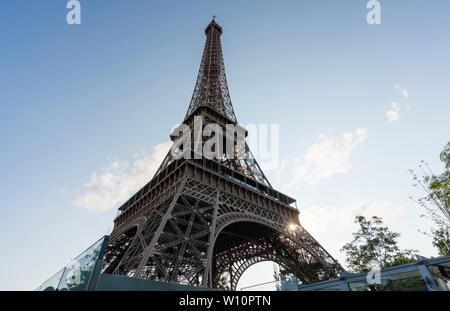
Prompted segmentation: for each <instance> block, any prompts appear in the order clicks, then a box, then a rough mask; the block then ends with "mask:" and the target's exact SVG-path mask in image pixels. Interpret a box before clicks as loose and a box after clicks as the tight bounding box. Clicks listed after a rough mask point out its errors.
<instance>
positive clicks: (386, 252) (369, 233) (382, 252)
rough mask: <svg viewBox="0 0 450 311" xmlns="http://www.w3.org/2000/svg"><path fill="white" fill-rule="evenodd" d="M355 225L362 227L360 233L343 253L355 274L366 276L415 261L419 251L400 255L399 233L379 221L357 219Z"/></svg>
mask: <svg viewBox="0 0 450 311" xmlns="http://www.w3.org/2000/svg"><path fill="white" fill-rule="evenodd" d="M355 223H357V224H359V230H358V231H357V232H355V233H353V237H354V239H353V241H351V242H350V243H347V244H345V245H344V246H343V247H342V249H341V252H342V251H345V252H346V262H347V265H348V267H349V268H350V269H351V270H352V271H353V272H355V273H366V272H369V271H370V270H372V269H373V268H375V267H376V266H378V267H379V268H380V269H383V268H388V267H393V266H397V265H401V264H405V263H411V262H415V261H416V259H415V256H414V254H415V252H416V251H415V250H403V251H401V250H400V249H399V247H398V245H397V238H399V237H400V233H396V232H393V231H391V230H389V228H388V227H385V226H383V221H382V219H381V218H380V217H377V216H373V217H372V219H366V218H365V217H364V216H356V217H355Z"/></svg>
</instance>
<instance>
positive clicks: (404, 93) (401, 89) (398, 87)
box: [394, 84, 409, 98]
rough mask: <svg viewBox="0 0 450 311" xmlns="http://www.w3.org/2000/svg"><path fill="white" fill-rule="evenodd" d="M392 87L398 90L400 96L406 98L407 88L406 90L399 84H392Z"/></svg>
mask: <svg viewBox="0 0 450 311" xmlns="http://www.w3.org/2000/svg"><path fill="white" fill-rule="evenodd" d="M394 87H395V88H396V89H397V90H399V91H400V92H401V93H402V96H403V97H404V98H408V96H409V95H408V90H406V89H405V88H404V87H402V86H400V85H399V84H394Z"/></svg>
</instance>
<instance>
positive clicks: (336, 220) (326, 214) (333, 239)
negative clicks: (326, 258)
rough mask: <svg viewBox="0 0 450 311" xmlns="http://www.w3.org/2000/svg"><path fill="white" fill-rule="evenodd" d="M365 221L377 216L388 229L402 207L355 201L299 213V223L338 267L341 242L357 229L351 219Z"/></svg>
mask: <svg viewBox="0 0 450 311" xmlns="http://www.w3.org/2000/svg"><path fill="white" fill-rule="evenodd" d="M357 215H361V216H365V217H366V218H370V217H372V216H378V217H381V218H383V222H384V223H385V224H386V225H387V226H388V227H390V224H391V223H397V222H398V221H399V220H400V219H401V218H402V216H403V208H397V207H393V206H392V203H391V202H388V201H374V202H371V203H368V202H366V201H359V202H356V203H353V204H349V205H343V206H338V205H325V206H318V205H312V206H309V207H306V208H302V209H301V211H300V223H301V224H302V225H303V226H304V227H305V229H306V230H307V231H308V232H309V233H311V235H312V236H313V237H314V238H315V239H317V241H318V242H319V243H322V245H323V246H324V247H325V249H326V250H327V251H329V252H330V254H331V255H332V256H334V257H335V258H336V259H337V260H338V261H339V262H340V263H341V264H343V263H344V262H345V255H344V254H343V253H341V252H340V249H341V248H342V246H344V244H345V243H347V242H350V241H351V240H352V238H353V237H352V233H353V232H356V231H357V230H358V226H357V224H355V223H354V219H355V216H357Z"/></svg>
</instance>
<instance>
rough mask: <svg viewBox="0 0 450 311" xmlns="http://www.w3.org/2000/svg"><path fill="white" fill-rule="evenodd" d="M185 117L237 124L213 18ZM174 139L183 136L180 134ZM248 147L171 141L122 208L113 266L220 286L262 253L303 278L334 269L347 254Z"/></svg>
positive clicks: (107, 264)
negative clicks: (191, 152)
mask: <svg viewBox="0 0 450 311" xmlns="http://www.w3.org/2000/svg"><path fill="white" fill-rule="evenodd" d="M205 34H206V43H205V47H204V51H203V57H202V61H201V65H200V71H199V74H198V78H197V83H196V85H195V89H194V94H193V96H192V100H191V103H190V105H189V109H188V111H187V114H186V117H185V119H184V122H183V123H184V124H186V125H187V126H189V128H191V129H192V128H193V127H194V119H195V118H196V117H200V118H201V120H202V121H203V123H202V126H206V125H208V124H210V123H215V124H219V125H220V126H221V127H223V128H225V126H226V125H227V124H234V125H236V124H237V119H236V116H235V114H234V110H233V106H232V104H231V99H230V95H229V91H228V86H227V82H226V77H225V69H224V62H223V56H222V48H221V43H220V36H221V34H222V28H221V27H220V26H219V25H218V24H217V23H216V22H215V21H214V20H213V21H212V22H211V23H210V24H209V25H208V26H207V28H206V30H205ZM171 138H172V139H174V138H173V137H172V136H171ZM244 148H245V150H243V157H241V158H238V157H235V158H232V159H227V158H226V157H224V156H218V157H216V158H215V159H212V160H210V159H207V158H205V157H201V158H197V159H195V158H194V159H185V158H175V157H174V156H172V153H171V152H170V151H169V153H168V154H167V156H166V158H165V159H164V161H163V162H162V164H161V166H160V168H159V169H158V170H157V172H156V174H155V176H154V177H153V179H152V180H151V181H150V182H149V183H147V184H146V185H145V186H144V187H143V188H142V189H140V190H139V191H138V192H137V193H136V194H135V195H133V196H132V197H131V198H130V199H129V200H128V201H127V202H125V203H124V204H123V205H122V206H121V207H120V208H119V215H118V216H117V217H116V219H115V220H114V229H113V231H112V233H111V236H110V244H109V246H108V249H107V251H106V255H105V260H104V267H103V270H104V272H105V273H112V274H119V275H125V276H130V277H138V278H145V279H152V280H161V281H166V282H178V283H182V284H190V285H201V286H207V287H215V286H216V285H217V284H216V280H217V277H219V276H221V275H223V274H224V273H227V274H228V276H229V280H230V285H231V289H236V286H237V283H238V281H239V279H240V277H241V276H242V274H243V272H244V271H245V270H246V269H247V268H248V267H250V266H251V265H253V264H255V263H258V262H262V261H268V260H271V261H274V262H277V263H278V264H280V265H281V266H283V267H285V268H286V269H288V270H289V271H292V272H293V273H294V274H295V275H296V276H297V277H298V278H299V279H300V280H301V281H302V283H303V284H310V283H314V282H318V281H322V280H327V279H329V278H334V277H336V276H337V273H338V272H339V271H341V270H342V268H341V266H340V265H339V264H338V262H337V261H336V260H335V259H333V258H332V256H331V255H330V254H329V253H328V252H327V251H326V250H325V249H324V248H323V247H322V246H321V245H320V244H319V243H318V242H317V241H316V240H315V239H314V238H313V237H312V236H311V235H310V234H309V233H308V232H307V231H306V230H305V229H304V228H303V227H302V226H301V224H300V223H299V212H298V210H297V209H296V208H294V207H293V206H292V205H293V204H294V203H295V200H294V199H292V198H290V197H289V196H287V195H285V194H282V193H280V192H278V191H276V190H275V189H273V188H272V186H271V185H270V183H269V181H268V180H267V178H266V177H265V175H264V173H263V172H262V170H261V168H260V167H259V165H258V163H257V162H256V160H255V159H254V157H253V155H252V154H251V152H250V149H249V148H248V146H247V144H245V146H244Z"/></svg>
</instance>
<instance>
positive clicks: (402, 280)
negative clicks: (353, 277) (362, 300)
mask: <svg viewBox="0 0 450 311" xmlns="http://www.w3.org/2000/svg"><path fill="white" fill-rule="evenodd" d="M349 286H350V290H351V291H422V290H424V291H426V290H428V289H427V286H426V284H425V282H424V281H423V280H422V275H421V274H420V273H419V271H417V270H415V271H409V272H403V273H398V274H391V275H388V276H383V275H381V282H380V284H373V285H369V284H367V282H364V281H360V282H353V283H349Z"/></svg>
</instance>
